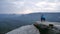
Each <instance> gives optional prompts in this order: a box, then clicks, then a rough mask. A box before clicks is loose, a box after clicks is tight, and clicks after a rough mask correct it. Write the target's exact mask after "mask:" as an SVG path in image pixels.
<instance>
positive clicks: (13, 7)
mask: <svg viewBox="0 0 60 34" xmlns="http://www.w3.org/2000/svg"><path fill="white" fill-rule="evenodd" d="M36 12H60V0H0V14H29V13H36Z"/></svg>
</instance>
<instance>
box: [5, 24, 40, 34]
mask: <svg viewBox="0 0 60 34" xmlns="http://www.w3.org/2000/svg"><path fill="white" fill-rule="evenodd" d="M6 34H40V33H39V30H38V29H37V28H36V27H35V26H34V25H26V26H22V27H20V28H17V29H15V30H12V31H10V32H8V33H6Z"/></svg>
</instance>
